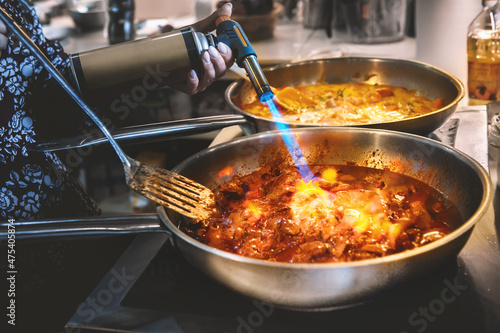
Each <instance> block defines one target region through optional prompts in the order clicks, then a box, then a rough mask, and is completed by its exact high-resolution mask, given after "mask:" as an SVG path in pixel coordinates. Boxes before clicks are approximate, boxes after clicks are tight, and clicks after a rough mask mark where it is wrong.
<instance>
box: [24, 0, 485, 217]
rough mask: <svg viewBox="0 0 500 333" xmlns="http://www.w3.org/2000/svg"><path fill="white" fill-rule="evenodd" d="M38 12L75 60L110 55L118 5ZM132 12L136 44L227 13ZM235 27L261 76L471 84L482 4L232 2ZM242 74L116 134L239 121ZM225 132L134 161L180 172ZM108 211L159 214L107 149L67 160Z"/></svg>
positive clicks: (64, 1) (133, 150)
mask: <svg viewBox="0 0 500 333" xmlns="http://www.w3.org/2000/svg"><path fill="white" fill-rule="evenodd" d="M22 1H27V2H29V3H30V4H31V5H34V6H35V7H36V9H37V12H38V15H39V17H40V20H41V21H42V22H43V24H44V31H45V33H46V35H47V37H49V38H51V39H58V40H60V41H61V43H62V44H63V46H64V47H65V50H66V52H68V53H77V52H81V51H85V50H89V49H95V48H98V47H104V46H107V45H109V42H110V36H109V35H108V32H107V31H108V30H107V26H108V25H109V24H111V23H112V22H110V20H109V15H108V14H107V4H108V3H107V2H108V1H111V2H112V1H114V0H38V1H36V0H34V1H33V0H31V1H29V0H22ZM118 2H119V3H120V2H121V3H125V4H127V3H128V4H129V5H130V4H133V5H134V8H133V18H134V19H133V20H134V22H133V24H134V28H135V31H134V32H135V37H134V38H142V37H145V36H148V35H151V34H157V33H161V32H162V31H168V30H171V29H176V28H179V27H183V26H186V25H189V24H190V23H193V22H195V21H196V20H198V19H201V18H204V17H206V16H208V15H209V14H210V13H211V12H212V11H213V10H215V9H216V7H217V6H218V5H220V3H221V1H215V0H182V1H179V0H135V1H132V0H120V1H118ZM232 3H233V6H234V7H233V16H232V19H234V20H236V21H238V22H239V23H240V24H241V25H242V27H243V30H244V31H245V32H246V34H247V35H248V36H249V38H250V41H251V42H252V45H253V46H254V48H255V50H256V52H257V56H258V60H259V63H260V64H261V66H262V67H266V66H272V65H276V64H280V63H286V62H293V61H302V60H307V59H317V58H331V57H342V56H373V57H388V58H403V59H413V60H420V61H424V62H428V63H431V64H432V65H435V66H438V67H440V68H442V69H444V70H446V71H448V72H450V73H451V74H454V75H456V76H457V77H458V78H459V79H461V80H462V81H463V82H465V80H466V70H467V59H466V46H465V40H466V33H467V25H468V23H469V22H470V21H471V20H472V19H473V18H474V16H475V15H476V14H477V13H478V12H479V11H480V9H481V6H482V3H481V0H440V1H435V0H419V1H416V0H274V1H272V0H233V1H232ZM237 72H238V71H237V69H235V71H229V72H228V73H227V75H226V76H224V77H223V78H221V79H219V80H218V81H216V82H215V83H214V84H213V85H212V86H210V87H209V88H208V89H206V90H205V91H204V92H202V93H199V94H197V95H195V96H188V95H185V94H183V93H180V92H177V91H175V90H172V89H170V88H161V89H158V90H154V91H148V94H147V96H145V97H144V98H141V99H140V100H139V101H137V103H135V104H134V107H133V108H131V110H130V112H129V113H128V115H127V117H124V118H125V119H121V120H120V122H119V123H117V124H116V125H117V126H118V127H121V126H132V125H138V124H145V123H154V122H164V121H170V120H180V119H188V118H195V117H204V116H211V115H220V114H228V113H232V111H231V110H230V108H229V107H228V106H227V105H226V102H225V100H224V91H225V89H226V88H227V86H228V85H229V84H230V83H231V82H232V81H234V80H235V79H237V78H238V75H237ZM216 135H217V132H211V133H206V134H201V135H200V134H198V135H192V136H187V137H182V138H174V139H169V140H165V141H161V142H152V143H148V144H135V145H134V144H129V145H126V146H125V147H124V148H125V150H126V152H127V153H128V154H129V155H131V156H133V157H135V158H137V159H141V160H144V161H147V162H149V163H153V164H157V165H160V166H162V167H165V168H172V167H174V166H175V165H176V164H178V163H179V162H181V161H182V160H184V159H185V158H187V157H189V156H191V155H193V154H194V153H196V152H197V151H199V150H201V149H204V148H206V147H208V145H209V144H210V143H211V142H212V140H213V139H214V137H215V136H216ZM60 155H61V158H62V160H63V161H66V162H68V161H70V162H71V163H73V164H74V166H72V168H73V170H74V172H75V173H77V174H78V176H79V178H80V180H81V182H82V183H83V184H84V185H85V186H86V187H87V189H88V190H89V191H90V193H91V194H92V195H93V196H94V198H96V200H98V201H99V203H100V204H101V207H102V208H103V211H104V213H109V214H114V213H120V214H123V213H124V210H127V211H134V212H144V211H149V210H150V209H151V208H152V206H151V205H150V204H149V203H148V202H147V201H145V200H144V199H143V198H140V197H137V196H136V195H135V194H133V193H129V190H128V188H127V186H126V185H125V183H124V177H123V168H122V166H121V164H120V162H119V160H118V159H117V158H116V157H115V154H113V153H112V151H111V150H110V149H109V148H108V147H106V145H102V146H100V147H96V148H94V149H93V150H92V154H90V155H89V156H85V157H83V158H82V157H79V156H75V153H74V152H71V151H63V152H61V153H60Z"/></svg>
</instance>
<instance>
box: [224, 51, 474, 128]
mask: <svg viewBox="0 0 500 333" xmlns="http://www.w3.org/2000/svg"><path fill="white" fill-rule="evenodd" d="M264 74H265V75H266V77H267V79H268V81H269V83H270V85H271V86H275V87H281V86H290V87H296V86H298V85H311V84H315V83H318V82H325V83H347V82H363V83H370V84H388V85H395V86H401V87H405V88H407V89H410V90H414V91H416V92H418V93H420V94H421V95H423V96H425V97H427V98H430V99H436V98H443V107H442V108H441V109H439V110H436V111H434V112H432V113H429V114H426V115H422V116H419V117H415V118H409V119H404V120H397V121H392V122H383V123H373V124H366V125H357V126H358V127H371V128H380V129H389V130H396V131H402V132H408V133H414V134H422V135H427V134H430V133H431V132H433V131H434V130H436V129H437V128H439V127H440V126H441V125H443V124H444V123H445V122H446V120H447V119H448V118H449V117H450V116H451V115H452V114H453V112H455V110H456V108H457V105H458V103H459V102H460V100H462V98H463V97H464V95H465V89H464V86H463V84H462V83H461V82H460V81H459V80H458V79H457V78H455V77H454V76H452V75H450V74H448V73H446V72H444V71H442V70H440V69H438V68H436V67H433V66H431V65H428V64H424V63H421V62H417V61H411V60H402V59H383V58H363V57H345V58H333V59H319V60H309V61H303V62H297V63H290V64H283V65H278V66H275V67H271V68H268V69H265V70H264ZM253 94H254V90H253V87H252V85H251V84H250V82H249V81H248V80H245V79H240V80H237V81H235V82H234V83H232V84H231V85H230V86H229V87H228V88H227V89H226V92H225V99H226V101H227V103H228V104H229V105H230V107H231V108H232V110H234V112H236V113H238V114H241V115H243V116H245V118H246V119H247V120H248V121H249V123H250V124H252V125H254V128H253V129H249V130H248V131H252V132H263V131H266V130H273V129H276V127H275V125H274V123H275V122H274V121H273V120H270V119H266V118H262V117H258V116H255V115H253V114H250V113H248V112H245V111H243V110H242V109H240V108H239V107H238V104H239V101H242V100H243V101H245V100H248V99H251V98H252V96H253ZM290 125H291V126H292V127H326V126H323V125H312V124H298V125H297V124H290ZM341 127H342V126H341ZM351 127H352V126H351Z"/></svg>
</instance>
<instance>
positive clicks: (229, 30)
mask: <svg viewBox="0 0 500 333" xmlns="http://www.w3.org/2000/svg"><path fill="white" fill-rule="evenodd" d="M216 26H217V29H216V32H217V36H214V35H213V34H211V33H207V34H203V33H200V32H195V31H194V30H193V29H192V28H191V27H188V28H185V29H182V30H177V31H172V32H169V33H165V34H160V35H156V36H152V37H146V38H142V39H138V40H135V41H130V42H124V43H121V44H115V45H111V46H108V47H103V48H100V49H96V50H91V51H85V52H81V53H76V54H71V55H70V63H71V69H72V71H73V74H74V76H75V78H76V81H77V85H78V89H79V90H80V93H81V95H82V96H83V97H84V99H86V100H87V101H88V102H90V103H93V102H99V101H109V100H110V99H113V98H114V99H115V100H116V98H117V97H118V96H120V94H122V98H124V97H123V93H127V92H128V94H129V96H128V97H127V98H130V95H131V96H132V98H136V99H139V98H145V94H146V93H147V90H153V89H156V88H158V87H160V86H167V85H171V84H174V83H179V82H181V81H182V80H183V79H184V78H185V77H186V75H187V74H188V72H189V71H190V70H191V69H194V70H195V71H196V72H197V74H198V76H199V77H203V65H202V60H201V54H202V53H203V52H204V51H206V50H208V47H209V46H210V45H212V46H217V44H218V43H224V44H226V45H227V46H229V47H230V48H231V50H232V52H233V55H234V57H235V61H236V64H237V65H238V66H239V67H241V68H243V69H244V70H245V71H246V73H247V75H248V78H249V80H250V82H251V83H252V85H253V87H254V89H255V91H256V92H257V95H258V96H259V98H261V96H262V95H264V94H265V93H270V94H272V92H271V87H270V86H269V83H268V82H267V79H266V77H265V76H264V73H263V72H262V69H261V67H260V65H259V63H258V62H257V54H256V53H255V50H254V49H253V47H252V45H251V44H250V42H249V40H248V38H247V36H246V35H245V33H244V32H243V29H242V28H241V26H240V25H239V24H238V23H237V22H235V21H233V20H231V19H230V18H229V17H227V16H221V17H219V18H218V20H217V22H216ZM267 95H269V94H267Z"/></svg>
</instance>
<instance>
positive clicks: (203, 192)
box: [138, 168, 215, 221]
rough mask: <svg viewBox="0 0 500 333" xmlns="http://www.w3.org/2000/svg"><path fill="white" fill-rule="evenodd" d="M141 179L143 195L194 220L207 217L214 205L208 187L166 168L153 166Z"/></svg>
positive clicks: (140, 190) (212, 195)
mask: <svg viewBox="0 0 500 333" xmlns="http://www.w3.org/2000/svg"><path fill="white" fill-rule="evenodd" d="M143 181H144V183H143V186H141V188H140V189H138V190H139V192H140V193H141V194H142V195H143V196H145V197H146V198H148V199H150V200H153V201H155V202H157V203H159V204H161V205H163V206H165V207H167V208H169V209H172V210H174V211H176V212H179V213H180V214H182V215H185V216H187V217H190V218H192V219H194V220H197V221H199V220H205V219H207V218H208V217H209V216H210V214H211V213H212V211H213V209H214V207H215V200H214V194H213V192H212V191H211V190H210V189H208V188H207V187H205V186H203V185H201V184H199V183H197V182H195V181H193V180H191V179H189V178H186V177H184V176H181V175H179V174H176V173H173V172H170V171H168V170H163V169H160V168H155V170H154V172H152V174H150V175H148V176H147V177H143Z"/></svg>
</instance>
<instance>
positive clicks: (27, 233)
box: [0, 214, 171, 241]
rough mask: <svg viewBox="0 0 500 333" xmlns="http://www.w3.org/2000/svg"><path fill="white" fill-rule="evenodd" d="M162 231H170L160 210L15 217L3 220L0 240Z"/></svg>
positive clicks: (0, 226) (0, 227) (0, 225)
mask: <svg viewBox="0 0 500 333" xmlns="http://www.w3.org/2000/svg"><path fill="white" fill-rule="evenodd" d="M144 232H163V233H167V234H169V235H170V234H171V233H170V231H168V230H167V229H166V228H165V227H164V225H163V223H162V222H161V221H160V218H159V217H158V215H157V214H134V215H123V216H122V215H117V216H91V217H79V218H66V219H47V220H35V221H12V220H9V221H7V222H2V223H1V224H0V241H5V240H8V239H11V238H15V239H44V238H50V237H69V236H77V237H82V236H104V235H118V234H137V233H144Z"/></svg>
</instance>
